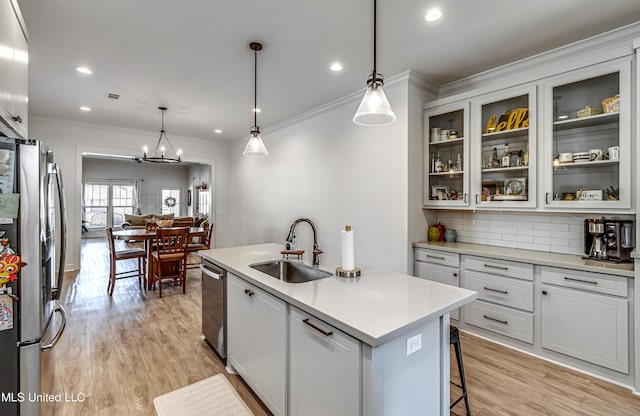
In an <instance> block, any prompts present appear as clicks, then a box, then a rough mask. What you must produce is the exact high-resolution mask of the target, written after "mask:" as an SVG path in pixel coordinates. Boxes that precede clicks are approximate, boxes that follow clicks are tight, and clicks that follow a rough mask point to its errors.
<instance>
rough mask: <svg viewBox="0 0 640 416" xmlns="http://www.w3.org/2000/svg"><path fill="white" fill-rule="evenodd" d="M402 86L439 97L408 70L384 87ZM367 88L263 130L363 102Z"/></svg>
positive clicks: (243, 140)
mask: <svg viewBox="0 0 640 416" xmlns="http://www.w3.org/2000/svg"><path fill="white" fill-rule="evenodd" d="M398 85H400V86H402V85H413V86H416V87H418V88H421V89H423V90H425V91H427V92H429V93H431V94H433V95H437V91H438V87H437V86H436V85H435V84H433V83H430V82H428V81H426V80H425V79H424V78H422V77H421V76H419V75H418V74H417V73H415V72H414V71H411V70H407V71H404V72H401V73H399V74H397V75H394V76H392V77H391V78H389V79H387V80H385V82H384V86H385V88H395V87H396V86H398ZM365 89H366V88H362V89H360V90H358V91H354V92H352V93H349V94H347V95H345V96H342V97H340V98H337V99H335V100H333V101H329V102H328V103H326V104H322V105H320V106H318V107H315V108H313V109H311V110H308V111H305V112H303V113H300V114H298V115H296V116H294V117H291V118H289V119H287V120H284V121H281V122H279V123H275V124H272V125H269V126H267V127H265V128H263V129H261V130H262V133H263V134H268V133H273V132H275V131H278V130H281V129H284V128H285V127H288V126H291V125H293V124H297V123H300V122H302V121H304V120H307V119H309V118H311V117H314V116H316V115H318V114H321V113H324V112H326V111H329V110H331V109H333V108H336V107H340V106H342V105H345V104H347V103H351V102H352V101H357V100H361V99H362V95H363V94H364V91H365ZM355 110H356V107H354V110H353V111H354V112H355ZM247 140H248V136H247V137H244V136H242V137H239V138H238V139H236V140H234V141H232V143H233V145H239V144H241V143H246V141H247Z"/></svg>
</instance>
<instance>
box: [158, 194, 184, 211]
mask: <svg viewBox="0 0 640 416" xmlns="http://www.w3.org/2000/svg"><path fill="white" fill-rule="evenodd" d="M160 203H161V206H162V215H166V214H173V216H174V217H179V216H180V189H163V190H162V200H161V202H160Z"/></svg>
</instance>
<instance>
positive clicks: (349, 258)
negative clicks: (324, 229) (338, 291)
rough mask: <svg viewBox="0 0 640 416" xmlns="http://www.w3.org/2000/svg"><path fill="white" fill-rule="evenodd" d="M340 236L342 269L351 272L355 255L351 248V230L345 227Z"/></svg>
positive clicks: (349, 227) (353, 267)
mask: <svg viewBox="0 0 640 416" xmlns="http://www.w3.org/2000/svg"><path fill="white" fill-rule="evenodd" d="M341 234H342V269H344V270H353V269H355V268H356V266H355V255H354V247H353V230H352V229H351V226H349V225H347V226H346V227H345V229H344V230H342V231H341Z"/></svg>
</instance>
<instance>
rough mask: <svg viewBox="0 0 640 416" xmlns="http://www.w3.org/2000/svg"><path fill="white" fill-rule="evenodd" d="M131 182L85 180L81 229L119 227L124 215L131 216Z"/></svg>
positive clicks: (133, 188) (132, 191) (134, 191)
mask: <svg viewBox="0 0 640 416" xmlns="http://www.w3.org/2000/svg"><path fill="white" fill-rule="evenodd" d="M135 200H136V189H135V184H134V182H133V181H118V182H114V181H109V180H87V181H86V182H85V184H84V189H83V211H82V223H83V229H96V228H104V227H107V226H108V227H119V226H120V225H122V223H123V222H124V214H133V210H134V208H135Z"/></svg>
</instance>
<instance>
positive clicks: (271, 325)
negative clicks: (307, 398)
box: [227, 273, 287, 415]
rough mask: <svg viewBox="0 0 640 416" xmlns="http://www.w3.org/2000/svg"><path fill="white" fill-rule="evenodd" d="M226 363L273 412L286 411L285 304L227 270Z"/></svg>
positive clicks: (282, 413)
mask: <svg viewBox="0 0 640 416" xmlns="http://www.w3.org/2000/svg"><path fill="white" fill-rule="evenodd" d="M227 279H228V281H227V305H228V309H227V323H228V328H227V337H228V341H227V344H228V351H229V356H228V361H229V364H231V366H232V367H233V368H234V369H235V370H236V371H237V372H238V373H239V374H240V375H241V376H242V378H243V379H244V380H245V381H246V382H247V384H249V386H250V387H251V389H253V391H254V392H255V393H256V394H257V395H258V397H260V399H261V400H262V401H263V402H264V403H265V405H266V406H267V407H268V408H269V410H271V412H272V413H273V414H274V415H284V414H286V412H285V409H286V357H287V356H286V352H287V346H286V343H287V338H286V336H287V304H286V303H285V302H283V301H282V300H280V299H278V298H276V297H274V296H271V295H270V294H268V293H266V292H265V291H263V290H260V289H258V288H256V287H254V286H252V285H250V284H249V283H247V282H246V281H244V280H242V279H240V278H238V277H237V276H234V275H233V274H232V273H228V274H227Z"/></svg>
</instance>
